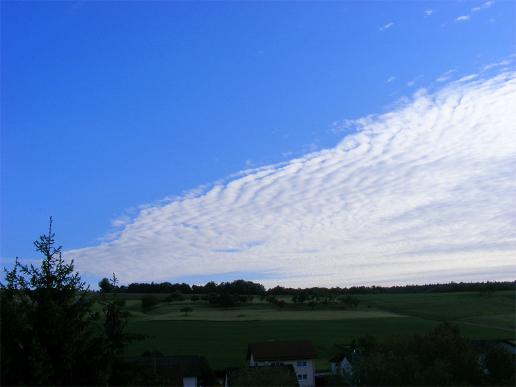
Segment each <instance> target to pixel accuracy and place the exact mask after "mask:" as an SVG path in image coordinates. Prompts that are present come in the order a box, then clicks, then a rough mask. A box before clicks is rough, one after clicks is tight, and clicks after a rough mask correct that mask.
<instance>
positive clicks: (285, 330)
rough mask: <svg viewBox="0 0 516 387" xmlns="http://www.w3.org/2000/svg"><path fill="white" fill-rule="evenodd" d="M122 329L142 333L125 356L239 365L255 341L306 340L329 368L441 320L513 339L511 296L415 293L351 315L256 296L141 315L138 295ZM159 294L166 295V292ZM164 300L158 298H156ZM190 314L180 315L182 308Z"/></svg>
mask: <svg viewBox="0 0 516 387" xmlns="http://www.w3.org/2000/svg"><path fill="white" fill-rule="evenodd" d="M128 296H129V297H126V308H127V310H128V311H129V312H130V320H129V323H128V329H129V330H130V331H132V332H137V333H141V334H144V335H146V339H144V340H142V341H138V342H134V343H133V344H131V346H130V347H129V349H128V355H131V356H132V355H139V354H141V353H142V352H144V351H145V350H160V351H161V352H163V353H164V354H200V355H204V356H206V357H207V359H208V361H209V362H210V364H211V365H212V367H214V368H216V369H218V368H225V367H230V366H239V365H241V364H243V362H244V361H245V355H246V350H247V344H248V343H249V342H252V341H260V340H269V339H275V340H281V339H309V340H312V341H313V342H314V344H315V345H316V347H317V350H318V354H319V358H318V360H317V367H318V368H319V369H325V368H327V367H328V362H327V361H328V359H329V358H330V357H332V356H333V355H335V354H336V353H337V352H338V347H337V346H338V345H339V344H348V343H350V342H351V341H352V340H353V339H354V338H358V337H362V336H366V335H371V336H376V337H378V338H380V339H381V338H384V337H388V336H393V335H407V334H414V333H423V332H426V331H428V330H429V329H431V328H432V327H433V326H435V325H436V324H438V323H439V322H440V321H450V322H453V323H454V324H457V325H458V326H459V327H460V329H461V331H462V333H463V334H464V335H466V336H467V337H470V338H472V339H514V338H515V336H516V335H515V329H516V328H515V320H516V310H515V305H516V303H515V297H516V292H514V291H505V292H494V293H491V294H488V295H486V294H480V293H475V292H463V293H428V294H425V293H417V294H371V295H361V296H358V298H359V299H360V305H359V307H358V308H357V309H356V310H345V309H343V307H342V306H340V305H324V304H319V305H317V306H316V307H315V308H313V309H312V308H310V307H309V306H307V305H293V304H287V305H286V306H285V308H283V309H279V308H277V307H275V306H273V305H271V304H269V303H266V302H262V301H260V299H259V298H258V297H255V299H254V301H253V302H252V303H249V304H245V305H241V306H239V307H235V308H216V307H212V306H210V305H208V304H207V303H206V302H203V301H198V302H191V301H181V302H165V301H163V302H161V303H160V304H158V305H157V306H155V307H153V308H151V309H149V310H148V311H145V312H143V311H142V310H141V295H140V296H138V295H128ZM165 296H166V295H165ZM161 298H162V300H164V298H165V297H164V296H162V297H161ZM185 306H190V307H191V308H192V309H193V311H192V312H189V313H188V315H185V314H184V313H183V312H181V311H180V309H181V308H183V307H185Z"/></svg>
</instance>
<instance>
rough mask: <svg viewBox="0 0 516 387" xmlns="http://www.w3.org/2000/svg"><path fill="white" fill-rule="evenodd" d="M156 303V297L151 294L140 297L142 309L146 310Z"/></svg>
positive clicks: (157, 300)
mask: <svg viewBox="0 0 516 387" xmlns="http://www.w3.org/2000/svg"><path fill="white" fill-rule="evenodd" d="M158 304H159V299H158V297H156V296H154V295H152V294H146V295H145V296H143V297H142V309H143V310H144V311H147V310H149V309H150V308H152V307H153V306H156V305H158Z"/></svg>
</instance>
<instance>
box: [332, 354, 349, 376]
mask: <svg viewBox="0 0 516 387" xmlns="http://www.w3.org/2000/svg"><path fill="white" fill-rule="evenodd" d="M330 371H331V373H332V374H333V375H351V372H352V366H351V356H350V355H349V354H347V353H340V354H338V355H336V356H334V357H332V358H331V359H330Z"/></svg>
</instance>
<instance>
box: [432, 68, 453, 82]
mask: <svg viewBox="0 0 516 387" xmlns="http://www.w3.org/2000/svg"><path fill="white" fill-rule="evenodd" d="M455 71H457V70H455V69H450V70H448V71H446V72H445V73H443V74H441V75H440V76H439V77H438V78H437V79H436V81H437V82H445V81H448V80H449V79H451V77H452V76H453V74H454V73H455Z"/></svg>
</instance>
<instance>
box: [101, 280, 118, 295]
mask: <svg viewBox="0 0 516 387" xmlns="http://www.w3.org/2000/svg"><path fill="white" fill-rule="evenodd" d="M99 288H100V291H101V293H111V292H113V291H115V290H116V285H113V284H112V282H111V281H110V280H109V279H108V278H102V279H101V280H100V281H99Z"/></svg>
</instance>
